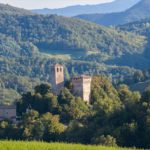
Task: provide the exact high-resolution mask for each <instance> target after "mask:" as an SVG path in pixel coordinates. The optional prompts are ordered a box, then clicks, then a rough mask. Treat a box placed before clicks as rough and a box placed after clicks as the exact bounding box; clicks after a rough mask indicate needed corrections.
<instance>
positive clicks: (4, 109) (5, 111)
mask: <svg viewBox="0 0 150 150" xmlns="http://www.w3.org/2000/svg"><path fill="white" fill-rule="evenodd" d="M4 119H9V120H12V121H13V122H16V106H15V105H1V106H0V121H1V120H4Z"/></svg>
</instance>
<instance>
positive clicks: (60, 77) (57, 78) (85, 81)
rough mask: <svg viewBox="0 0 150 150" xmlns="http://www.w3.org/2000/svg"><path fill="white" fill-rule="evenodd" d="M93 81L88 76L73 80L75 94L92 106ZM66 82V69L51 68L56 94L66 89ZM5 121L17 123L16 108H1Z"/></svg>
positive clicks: (57, 65)
mask: <svg viewBox="0 0 150 150" xmlns="http://www.w3.org/2000/svg"><path fill="white" fill-rule="evenodd" d="M91 80H92V78H91V77H90V76H86V75H80V76H77V77H73V78H72V79H71V83H72V92H73V94H74V95H75V96H78V97H81V98H82V99H83V100H84V101H85V102H86V103H87V104H90V96H91ZM64 82H65V77H64V67H63V66H62V65H60V64H55V65H54V66H52V68H51V84H52V90H53V92H54V93H55V94H59V93H60V91H61V89H63V88H64ZM4 119H9V120H12V121H13V122H16V106H14V105H2V106H0V121H1V120H4Z"/></svg>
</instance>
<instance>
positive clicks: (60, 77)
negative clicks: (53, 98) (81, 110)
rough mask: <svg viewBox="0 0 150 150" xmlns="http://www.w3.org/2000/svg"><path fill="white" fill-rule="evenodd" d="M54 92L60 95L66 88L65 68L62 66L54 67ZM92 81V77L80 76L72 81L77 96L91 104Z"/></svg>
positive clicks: (56, 65)
mask: <svg viewBox="0 0 150 150" xmlns="http://www.w3.org/2000/svg"><path fill="white" fill-rule="evenodd" d="M51 78H52V81H51V83H52V90H53V92H54V93H56V94H59V92H60V90H61V89H62V88H63V87H64V81H65V79H64V67H63V66H62V65H60V64H55V65H54V66H52V76H51ZM91 80H92V78H91V77H90V76H86V75H80V76H77V77H73V78H72V79H71V83H72V91H73V94H74V95H75V96H78V97H81V98H82V99H83V100H84V101H85V102H86V103H88V104H89V103H90V95H91Z"/></svg>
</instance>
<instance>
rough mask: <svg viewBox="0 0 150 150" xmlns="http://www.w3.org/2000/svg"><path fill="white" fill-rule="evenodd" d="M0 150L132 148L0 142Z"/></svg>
mask: <svg viewBox="0 0 150 150" xmlns="http://www.w3.org/2000/svg"><path fill="white" fill-rule="evenodd" d="M0 149H1V150H16V149H17V150H35V149H36V150H41V149H42V150H56V149H57V150H132V148H119V147H116V148H112V147H110V148H109V147H104V146H90V145H87V146H84V145H76V144H62V143H51V144H49V143H38V142H11V141H10V142H7V141H6V142H5V141H3V142H0Z"/></svg>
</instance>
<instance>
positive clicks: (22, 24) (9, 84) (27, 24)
mask: <svg viewBox="0 0 150 150" xmlns="http://www.w3.org/2000/svg"><path fill="white" fill-rule="evenodd" d="M0 7H2V8H1V10H2V11H0V18H1V19H0V76H1V79H0V88H2V89H4V90H5V89H6V90H7V89H14V90H16V91H17V92H18V93H19V94H20V93H22V92H26V91H28V90H32V88H33V87H34V86H35V85H37V84H40V83H41V82H48V83H49V82H50V80H51V77H50V74H51V72H50V66H51V65H52V64H54V63H61V64H64V65H65V66H66V67H65V73H66V77H67V79H68V78H69V77H71V76H73V75H75V74H82V73H84V74H91V75H93V74H105V75H108V76H109V77H110V78H112V79H113V80H115V82H119V81H121V82H122V81H124V80H125V79H126V78H128V79H129V78H132V76H133V74H134V72H135V71H136V69H141V68H142V69H143V68H146V69H147V68H149V65H148V64H149V61H147V60H146V59H145V57H143V56H142V58H141V55H143V53H144V52H145V48H146V44H147V40H146V39H145V37H144V36H139V35H137V34H135V33H129V32H123V31H118V30H116V29H114V28H107V27H103V26H99V25H96V24H93V23H90V22H86V21H82V20H79V19H73V18H67V17H61V16H56V15H45V16H43V15H34V14H32V13H31V12H30V11H27V10H22V9H18V8H15V7H11V6H8V5H0ZM8 11H9V12H8ZM127 55H131V56H132V55H133V56H134V55H139V57H140V58H141V60H142V61H143V63H141V62H140V64H143V65H137V64H134V63H130V65H128V61H123V62H125V63H124V64H123V66H121V65H120V66H117V65H116V64H117V63H116V62H111V61H112V60H116V59H119V58H120V57H121V56H127ZM132 60H133V59H132ZM128 66H130V67H134V68H136V69H134V68H130V67H128ZM17 95H18V94H17ZM3 97H4V99H5V96H3ZM6 97H8V96H7V95H6ZM10 101H12V100H10Z"/></svg>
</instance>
